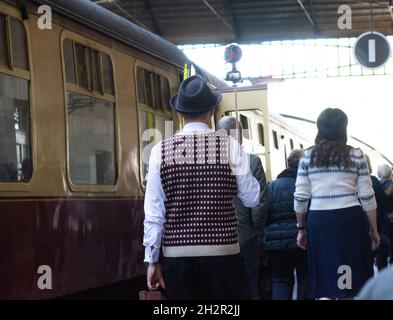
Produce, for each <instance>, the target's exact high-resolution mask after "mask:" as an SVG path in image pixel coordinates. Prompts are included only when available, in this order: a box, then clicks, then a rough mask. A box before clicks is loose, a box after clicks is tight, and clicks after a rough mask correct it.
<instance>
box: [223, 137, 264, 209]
mask: <svg viewBox="0 0 393 320" xmlns="http://www.w3.org/2000/svg"><path fill="white" fill-rule="evenodd" d="M228 142H229V159H230V166H231V169H232V173H233V174H234V175H235V177H236V184H237V197H238V198H239V200H240V201H241V202H242V203H243V205H244V206H245V207H247V208H253V207H256V206H257V205H258V204H259V195H260V186H259V182H258V180H257V179H255V177H254V176H253V175H252V172H251V169H250V157H249V155H248V154H247V153H246V152H245V151H244V148H243V147H242V146H241V145H240V144H239V143H238V142H237V141H236V140H235V139H233V138H232V137H229V140H228Z"/></svg>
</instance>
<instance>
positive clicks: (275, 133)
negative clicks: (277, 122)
mask: <svg viewBox="0 0 393 320" xmlns="http://www.w3.org/2000/svg"><path fill="white" fill-rule="evenodd" d="M273 142H274V147H275V148H276V149H277V150H278V138H277V132H276V131H274V130H273Z"/></svg>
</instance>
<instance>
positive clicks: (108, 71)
mask: <svg viewBox="0 0 393 320" xmlns="http://www.w3.org/2000/svg"><path fill="white" fill-rule="evenodd" d="M101 57H102V74H103V77H104V92H105V93H106V94H111V95H115V85H114V80H113V67H112V62H111V59H110V57H109V56H108V55H107V54H104V53H102V54H101Z"/></svg>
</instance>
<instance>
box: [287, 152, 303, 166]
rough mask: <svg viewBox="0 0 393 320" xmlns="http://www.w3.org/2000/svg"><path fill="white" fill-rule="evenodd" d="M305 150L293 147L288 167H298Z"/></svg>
mask: <svg viewBox="0 0 393 320" xmlns="http://www.w3.org/2000/svg"><path fill="white" fill-rule="evenodd" d="M302 152H303V150H300V149H293V150H292V151H291V153H290V154H289V156H288V159H287V161H288V167H289V168H297V167H298V165H299V161H300V157H301V156H302Z"/></svg>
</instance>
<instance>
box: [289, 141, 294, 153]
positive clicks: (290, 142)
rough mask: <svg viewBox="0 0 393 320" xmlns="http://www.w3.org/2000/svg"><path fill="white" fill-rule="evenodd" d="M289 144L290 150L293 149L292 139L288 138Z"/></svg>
mask: <svg viewBox="0 0 393 320" xmlns="http://www.w3.org/2000/svg"><path fill="white" fill-rule="evenodd" d="M289 144H290V145H291V150H293V149H294V145H293V140H292V139H289Z"/></svg>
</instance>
